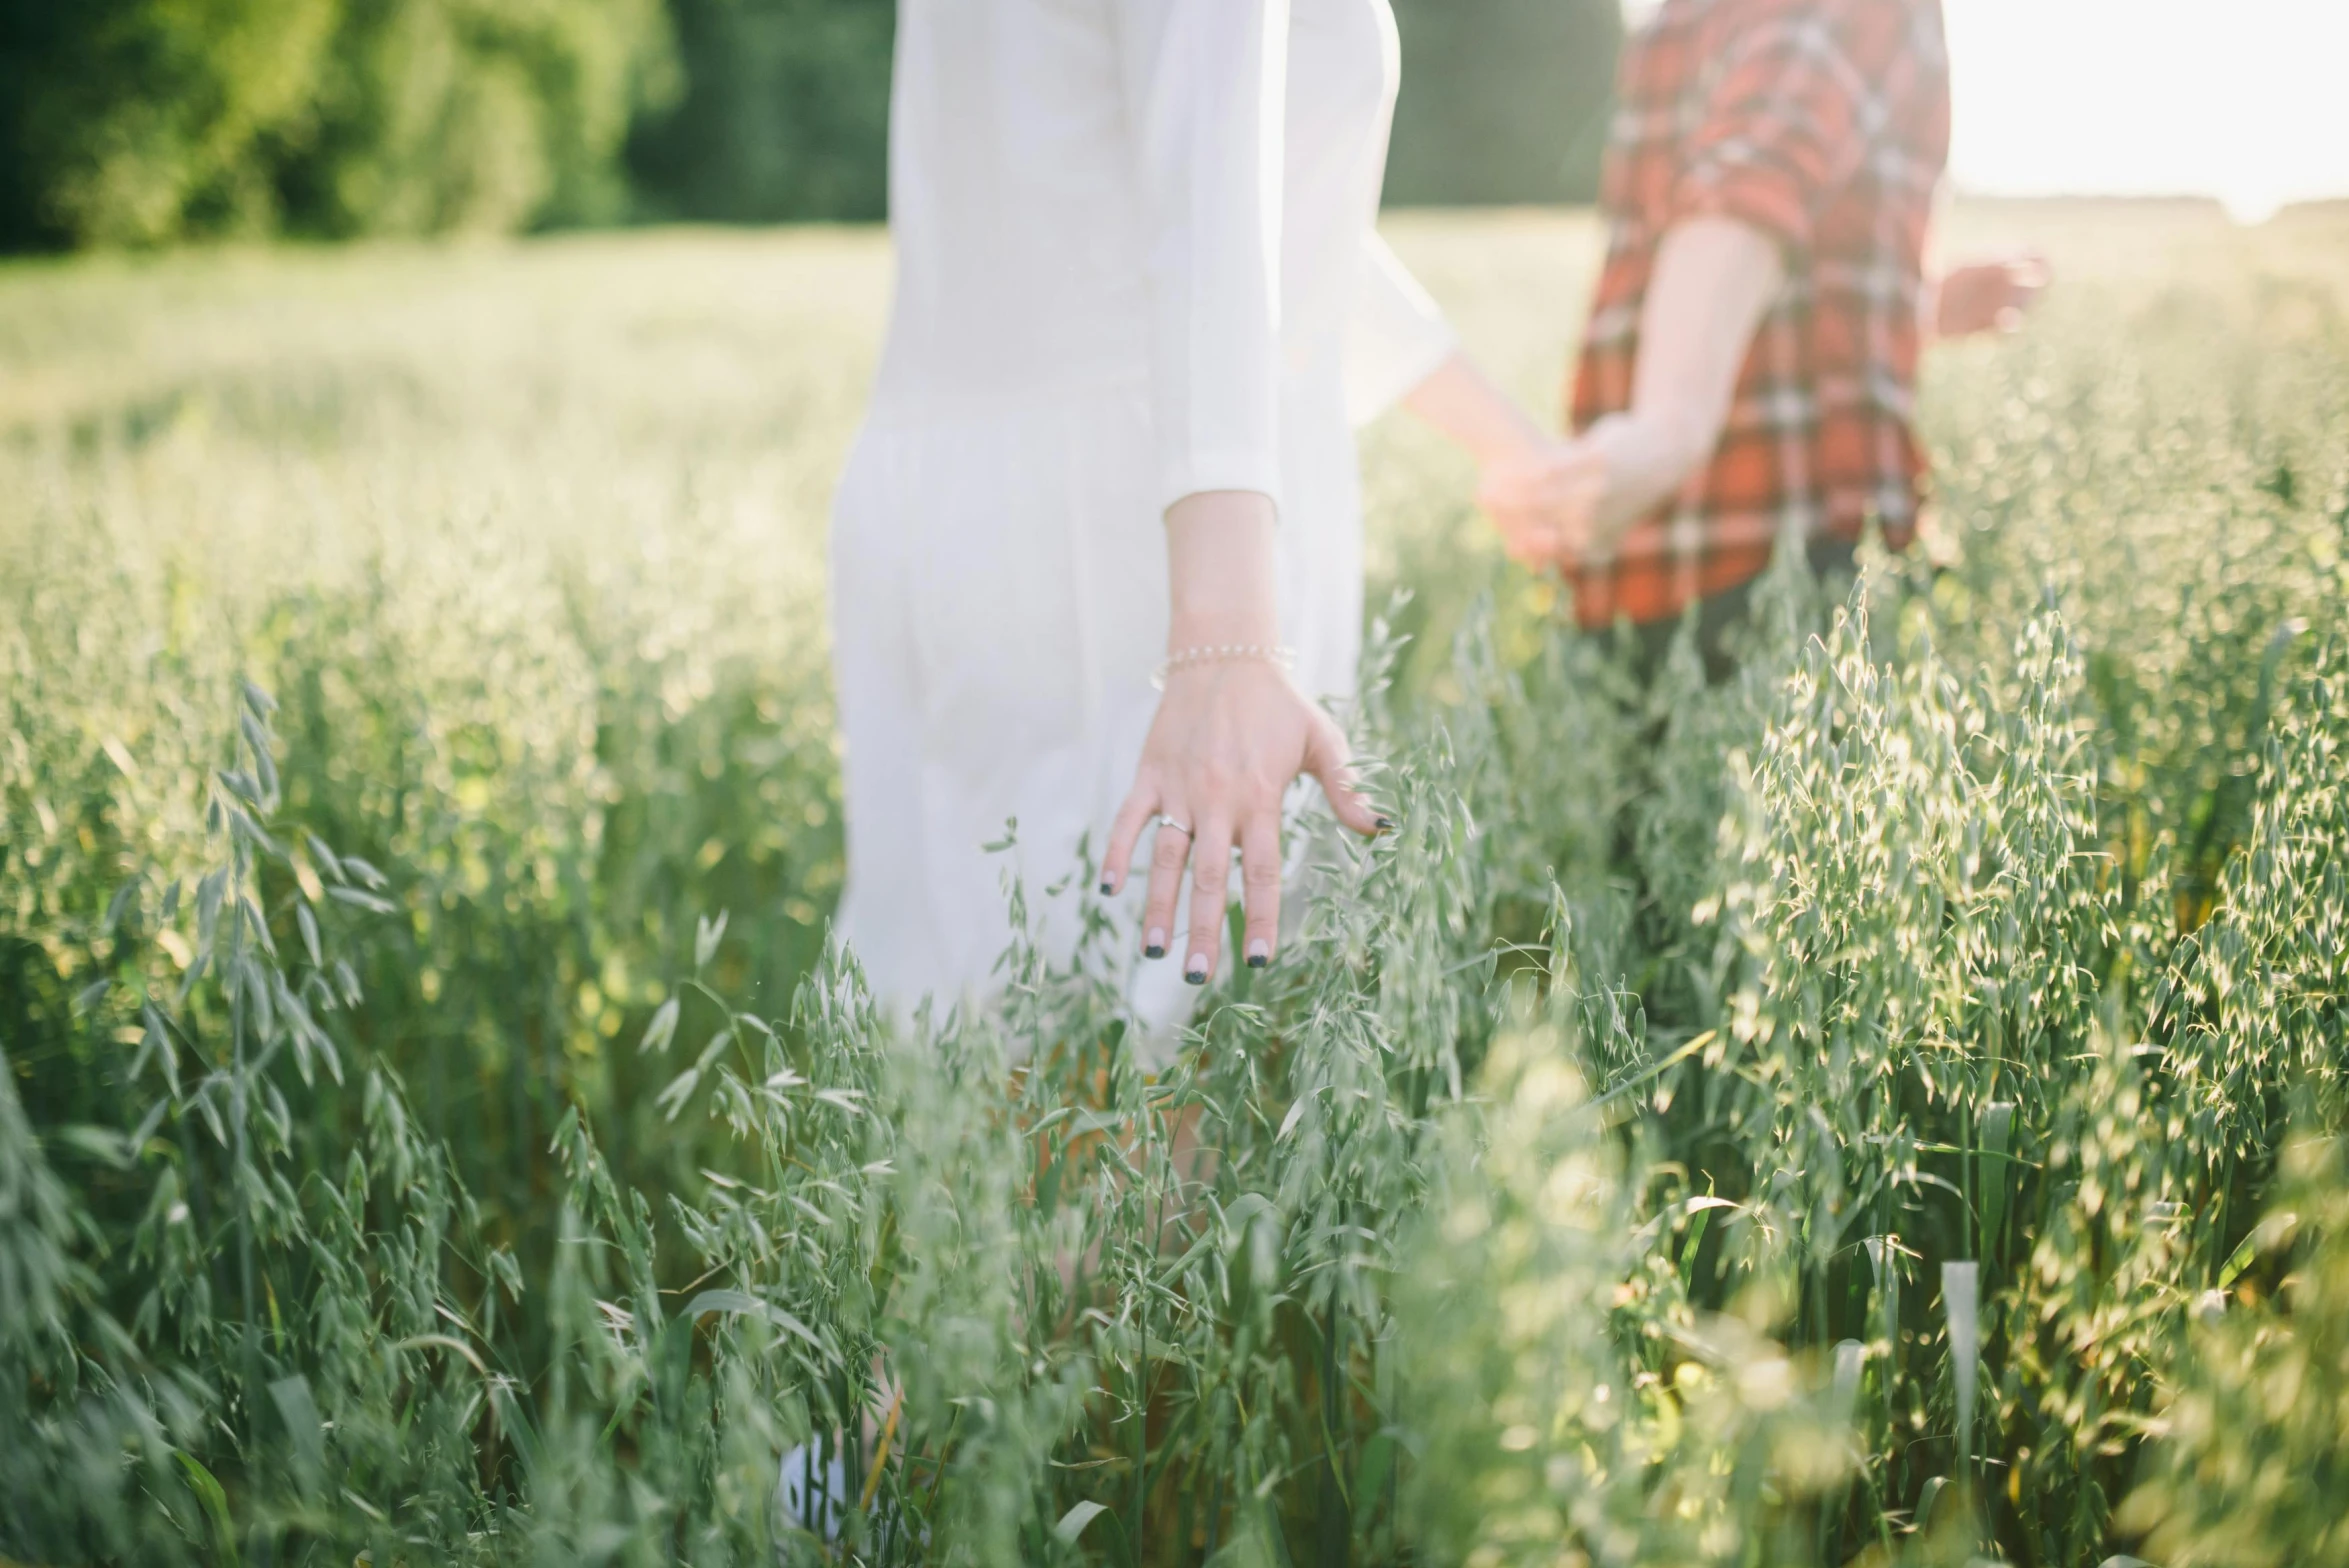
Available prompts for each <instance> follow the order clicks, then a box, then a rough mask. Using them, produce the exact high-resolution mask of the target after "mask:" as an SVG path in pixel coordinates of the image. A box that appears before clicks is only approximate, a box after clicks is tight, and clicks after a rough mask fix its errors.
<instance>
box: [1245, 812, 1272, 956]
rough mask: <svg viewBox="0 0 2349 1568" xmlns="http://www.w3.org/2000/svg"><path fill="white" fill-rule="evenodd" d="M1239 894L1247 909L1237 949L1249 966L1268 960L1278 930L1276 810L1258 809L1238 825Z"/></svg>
mask: <svg viewBox="0 0 2349 1568" xmlns="http://www.w3.org/2000/svg"><path fill="white" fill-rule="evenodd" d="M1240 896H1241V900H1242V902H1243V903H1244V904H1245V905H1246V907H1247V911H1248V934H1247V936H1246V937H1245V938H1243V939H1242V941H1241V945H1240V952H1241V954H1242V956H1243V957H1245V958H1246V959H1247V961H1248V967H1249V968H1250V969H1262V968H1263V967H1264V966H1265V965H1267V964H1269V963H1271V962H1272V951H1273V949H1274V948H1275V947H1277V946H1278V945H1279V944H1280V933H1281V819H1280V813H1279V812H1278V811H1265V812H1260V813H1258V814H1257V815H1256V816H1255V817H1254V818H1253V819H1251V820H1250V821H1249V822H1248V823H1247V825H1246V826H1244V827H1243V828H1241V829H1240Z"/></svg>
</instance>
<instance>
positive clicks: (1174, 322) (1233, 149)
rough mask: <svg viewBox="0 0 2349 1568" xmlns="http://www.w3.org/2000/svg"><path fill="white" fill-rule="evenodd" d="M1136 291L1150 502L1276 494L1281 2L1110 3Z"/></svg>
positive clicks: (1283, 57)
mask: <svg viewBox="0 0 2349 1568" xmlns="http://www.w3.org/2000/svg"><path fill="white" fill-rule="evenodd" d="M1119 12H1120V14H1119V17H1118V22H1119V32H1120V35H1121V38H1120V42H1121V48H1122V52H1123V56H1124V67H1125V71H1124V74H1125V83H1126V93H1127V99H1128V104H1129V107H1130V111H1131V114H1132V123H1133V124H1134V126H1135V127H1136V131H1137V135H1136V142H1137V153H1138V162H1139V168H1138V170H1137V183H1138V186H1139V190H1140V197H1141V215H1142V227H1143V243H1144V247H1145V252H1146V256H1147V265H1148V272H1149V283H1150V291H1151V304H1150V312H1151V322H1152V326H1151V344H1150V347H1151V381H1152V391H1153V400H1152V401H1153V412H1154V415H1155V423H1156V431H1157V440H1158V499H1159V501H1160V503H1161V504H1162V505H1172V504H1173V503H1174V502H1176V501H1178V500H1180V499H1182V498H1183V497H1184V496H1186V495H1192V494H1195V493H1196V492H1198V491H1201V490H1255V491H1260V492H1262V493H1263V494H1265V495H1267V496H1270V497H1272V499H1273V502H1274V504H1275V505H1276V506H1277V505H1278V504H1279V501H1280V433H1279V407H1280V367H1281V348H1280V253H1281V170H1282V135H1281V133H1282V125H1283V120H1284V113H1285V103H1284V96H1285V92H1286V79H1287V75H1288V58H1287V55H1288V32H1289V7H1288V3H1287V0H1122V3H1121V4H1120V7H1119Z"/></svg>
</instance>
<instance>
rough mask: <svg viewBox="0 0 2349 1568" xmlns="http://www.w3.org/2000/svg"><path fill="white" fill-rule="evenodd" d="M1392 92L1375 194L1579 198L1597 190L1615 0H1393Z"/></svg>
mask: <svg viewBox="0 0 2349 1568" xmlns="http://www.w3.org/2000/svg"><path fill="white" fill-rule="evenodd" d="M1394 6H1395V21H1396V25H1397V27H1398V28H1399V29H1400V31H1401V32H1402V35H1403V93H1402V97H1401V98H1400V99H1399V100H1398V101H1397V102H1396V104H1395V135H1394V143H1393V147H1392V149H1391V150H1390V152H1389V154H1388V157H1387V200H1388V201H1389V202H1390V203H1392V204H1394V205H1396V206H1422V205H1428V204H1437V203H1444V204H1450V203H1459V204H1470V205H1473V204H1480V203H1491V202H1555V201H1588V200H1589V199H1590V198H1591V197H1592V196H1594V195H1595V194H1597V192H1598V183H1599V182H1598V175H1599V155H1600V153H1601V152H1602V151H1604V150H1605V147H1606V137H1607V110H1608V107H1609V105H1610V103H1611V102H1612V99H1613V84H1614V77H1615V56H1616V54H1617V52H1618V50H1619V49H1620V47H1621V45H1622V41H1623V12H1622V9H1621V6H1620V4H1619V0H1394Z"/></svg>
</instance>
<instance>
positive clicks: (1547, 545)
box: [1501, 527, 1559, 566]
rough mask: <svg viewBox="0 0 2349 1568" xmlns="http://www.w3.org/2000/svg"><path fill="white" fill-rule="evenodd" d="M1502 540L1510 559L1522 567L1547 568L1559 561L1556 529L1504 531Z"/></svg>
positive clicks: (1521, 528)
mask: <svg viewBox="0 0 2349 1568" xmlns="http://www.w3.org/2000/svg"><path fill="white" fill-rule="evenodd" d="M1501 539H1502V548H1503V549H1504V550H1506V551H1507V552H1508V555H1509V559H1510V560H1512V561H1515V562H1516V563H1517V564H1518V565H1520V566H1547V565H1549V564H1550V563H1551V562H1553V561H1555V560H1557V559H1558V555H1559V539H1558V535H1557V532H1556V530H1554V529H1549V528H1527V527H1519V528H1516V529H1513V530H1506V531H1504V532H1503V534H1502V536H1501Z"/></svg>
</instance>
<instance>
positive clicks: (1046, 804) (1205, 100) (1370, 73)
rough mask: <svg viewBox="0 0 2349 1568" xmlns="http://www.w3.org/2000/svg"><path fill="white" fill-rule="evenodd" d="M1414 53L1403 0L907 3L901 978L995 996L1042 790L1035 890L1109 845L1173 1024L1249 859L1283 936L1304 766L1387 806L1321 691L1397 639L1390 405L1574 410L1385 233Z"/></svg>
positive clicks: (1441, 421)
mask: <svg viewBox="0 0 2349 1568" xmlns="http://www.w3.org/2000/svg"><path fill="white" fill-rule="evenodd" d="M1396 63H1397V54H1396V41H1395V32H1394V21H1393V18H1392V16H1391V14H1390V13H1389V11H1388V9H1387V0H1287V3H1282V0H900V5H899V14H898V32H897V58H896V77H895V86H894V98H893V103H892V108H891V120H890V139H891V146H890V223H891V228H892V231H893V234H894V236H895V242H896V257H897V269H898V270H897V283H896V296H895V302H894V306H893V309H892V313H891V319H890V325H889V335H888V344H887V348H886V350H885V353H884V355H883V359H882V363H881V369H880V374H879V379H878V383H877V385H876V387H875V389H874V393H873V400H872V406H871V410H870V413H869V416H868V419H867V422H866V425H865V427H864V429H863V431H862V433H861V434H860V436H859V438H858V441H857V444H856V448H855V451H854V454H853V456H852V457H851V459H850V461H849V464H848V469H847V472H846V474H845V476H844V477H843V479H842V482H841V485H840V490H839V494H838V497H837V499H836V503H835V510H834V520H833V533H832V573H833V583H832V587H833V600H832V604H833V622H834V625H833V636H834V646H835V659H836V669H837V678H838V689H839V702H840V721H841V728H842V731H843V734H844V737H845V741H846V752H845V762H844V767H845V782H846V791H847V829H848V881H847V887H846V889H845V892H844V895H843V899H842V908H841V915H840V926H841V932H842V935H843V937H844V939H845V940H846V941H847V942H848V943H849V944H850V946H851V947H852V948H853V950H854V951H855V952H856V954H857V955H858V957H859V958H860V960H861V961H862V963H863V965H864V968H865V972H866V974H867V977H868V979H869V981H870V983H871V985H872V987H873V989H874V991H875V993H876V994H877V995H878V996H880V997H881V998H882V999H884V1000H885V1001H888V1002H891V1003H894V1004H896V1005H898V1006H900V1007H902V1006H905V1005H908V1004H911V1003H913V1002H915V1001H916V1000H918V999H919V998H921V997H924V996H931V997H936V998H937V999H938V1000H940V1001H941V1002H942V1003H951V1002H953V1001H956V1000H959V999H961V998H963V997H965V996H969V995H974V994H979V993H982V992H983V991H984V990H985V988H986V987H987V985H988V983H989V977H990V974H991V973H992V970H993V967H994V964H995V961H996V959H997V957H998V955H999V954H1000V953H1001V952H1002V950H1003V948H1004V946H1005V943H1006V941H1007V939H1008V936H1009V934H1010V933H1009V930H1008V926H1007V920H1006V905H1005V900H1004V895H1003V890H1002V884H1003V876H1004V871H1005V869H1006V868H1005V865H1004V863H1003V859H1002V857H1001V855H1000V854H998V853H990V852H988V851H987V850H986V849H985V848H984V847H983V846H985V845H986V844H987V843H989V841H991V840H999V839H1001V838H1002V837H1003V835H1004V827H1005V823H1006V821H1007V820H1011V819H1016V821H1017V825H1018V827H1017V843H1016V847H1015V848H1014V849H1012V850H1011V851H1010V852H1009V853H1010V856H1011V861H1012V869H1013V870H1015V871H1016V872H1017V874H1019V875H1020V876H1021V877H1022V878H1023V879H1024V880H1025V882H1026V885H1027V886H1028V887H1029V888H1030V889H1031V890H1038V889H1041V888H1043V887H1045V886H1047V885H1049V884H1052V883H1054V882H1057V881H1060V880H1061V879H1063V878H1065V877H1066V876H1067V875H1068V874H1069V873H1070V872H1071V871H1073V870H1075V869H1076V867H1077V863H1078V853H1079V848H1080V844H1081V843H1084V842H1087V841H1088V840H1089V842H1090V844H1091V846H1092V848H1093V850H1094V852H1095V853H1097V854H1104V855H1105V859H1104V863H1103V891H1104V893H1105V894H1108V895H1112V896H1113V897H1115V898H1116V899H1117V900H1118V908H1119V909H1120V911H1121V918H1126V919H1131V920H1134V922H1135V935H1136V936H1137V938H1138V939H1139V940H1138V942H1137V946H1139V947H1141V948H1142V949H1143V950H1144V952H1145V953H1146V955H1147V957H1149V958H1158V957H1161V956H1163V955H1165V954H1167V953H1169V952H1175V953H1178V954H1179V956H1180V957H1181V958H1182V960H1183V961H1182V962H1181V964H1180V965H1169V964H1142V965H1137V966H1136V971H1137V973H1136V975H1135V977H1134V991H1133V995H1134V999H1135V1001H1136V1004H1137V1006H1138V1007H1139V1009H1140V1010H1141V1011H1142V1013H1143V1014H1144V1016H1146V1017H1151V1018H1153V1019H1157V1020H1165V1019H1167V1018H1170V1017H1173V1016H1176V1015H1178V1014H1179V1012H1180V1011H1181V1007H1182V1004H1183V1000H1184V993H1183V992H1182V991H1181V989H1180V986H1179V984H1178V983H1177V981H1178V977H1180V979H1187V980H1189V981H1191V983H1193V984H1201V983H1204V981H1205V980H1206V979H1207V978H1208V977H1209V976H1210V975H1212V974H1213V973H1214V972H1215V970H1216V967H1217V965H1218V962H1219V960H1220V958H1221V951H1220V949H1221V946H1222V935H1223V926H1222V920H1221V915H1222V911H1223V908H1224V904H1225V897H1226V892H1227V888H1228V885H1229V881H1230V874H1231V870H1230V868H1231V857H1232V853H1233V851H1234V850H1235V849H1237V850H1238V851H1239V852H1240V855H1241V858H1242V862H1243V876H1242V881H1243V886H1244V896H1245V901H1246V906H1247V925H1246V935H1245V937H1244V939H1243V947H1244V955H1245V958H1246V961H1247V962H1249V963H1251V964H1263V963H1266V962H1269V961H1270V959H1271V957H1272V953H1273V949H1274V946H1275V945H1276V943H1277V941H1278V930H1279V910H1278V905H1279V897H1280V891H1281V875H1282V861H1281V851H1280V843H1279V836H1280V810H1281V799H1282V795H1283V792H1284V790H1285V789H1286V787H1287V786H1288V785H1289V784H1290V783H1291V782H1292V781H1293V780H1294V779H1296V778H1297V777H1298V775H1299V774H1300V773H1304V772H1310V773H1312V774H1313V775H1314V776H1315V777H1316V778H1318V779H1319V780H1320V782H1321V784H1322V787H1323V788H1324V789H1325V790H1326V791H1327V792H1328V794H1329V797H1330V800H1331V803H1332V805H1333V807H1334V808H1335V810H1336V812H1337V814H1338V816H1339V817H1340V819H1341V820H1343V821H1344V822H1346V823H1347V825H1349V826H1350V827H1352V828H1354V829H1356V830H1357V831H1360V832H1364V833H1370V832H1375V831H1376V830H1377V828H1378V826H1379V822H1378V818H1377V815H1376V812H1375V810H1374V809H1373V808H1372V807H1371V805H1370V804H1369V803H1368V802H1367V801H1366V800H1364V799H1362V798H1361V797H1360V796H1358V795H1357V794H1356V793H1355V792H1354V791H1353V789H1352V788H1351V785H1350V782H1349V780H1348V775H1347V771H1346V756H1347V754H1346V744H1345V739H1344V736H1343V735H1342V733H1341V732H1340V731H1339V729H1338V727H1337V725H1336V724H1335V723H1334V722H1333V721H1332V720H1331V719H1330V717H1329V716H1328V715H1327V713H1326V712H1324V711H1323V709H1322V708H1321V707H1320V706H1318V702H1319V700H1321V699H1325V698H1342V697H1345V696H1348V695H1350V694H1351V692H1352V689H1353V684H1354V676H1355V664H1356V659H1357V656H1358V653H1359V648H1360V640H1361V622H1362V594H1363V583H1362V522H1361V506H1360V496H1359V488H1358V483H1357V474H1356V463H1355V450H1354V438H1353V426H1354V424H1355V423H1357V422H1359V421H1361V420H1363V419H1366V418H1368V417H1369V416H1370V415H1372V414H1374V413H1376V412H1377V411H1378V410H1379V409H1380V408H1382V407H1384V406H1385V405H1386V404H1388V403H1390V402H1392V401H1394V400H1395V399H1397V398H1398V397H1401V398H1404V399H1405V401H1406V402H1407V403H1408V404H1409V406H1411V407H1413V408H1414V409H1415V410H1417V411H1419V412H1421V413H1423V414H1424V415H1426V416H1427V417H1429V418H1430V419H1431V420H1433V421H1434V422H1435V423H1436V424H1438V425H1439V427H1441V428H1444V429H1445V430H1446V431H1447V432H1448V433H1450V434H1452V435H1453V436H1455V437H1456V438H1458V439H1460V440H1461V441H1463V443H1464V444H1467V445H1468V446H1469V447H1470V448H1471V450H1472V451H1474V452H1475V453H1476V454H1477V455H1478V456H1479V457H1480V459H1483V460H1486V461H1487V462H1488V463H1489V462H1491V461H1495V460H1505V459H1510V458H1515V457H1521V456H1522V455H1523V454H1524V453H1525V452H1526V450H1527V449H1528V448H1530V447H1533V446H1538V445H1540V444H1541V443H1542V442H1543V439H1544V438H1543V436H1542V434H1541V432H1540V431H1539V430H1538V429H1537V428H1536V427H1534V426H1533V425H1532V424H1531V422H1530V421H1528V420H1527V419H1526V418H1525V417H1524V416H1523V415H1522V414H1521V413H1520V412H1519V411H1518V410H1517V409H1516V407H1515V406H1514V405H1513V404H1511V403H1510V402H1509V401H1508V400H1507V399H1506V398H1504V397H1502V396H1500V395H1499V394H1498V393H1497V392H1496V391H1495V390H1494V389H1493V388H1492V386H1491V385H1490V383H1489V382H1487V381H1486V380H1485V379H1484V377H1483V376H1482V375H1480V374H1479V373H1478V372H1477V371H1476V370H1474V369H1473V367H1471V366H1470V365H1469V364H1468V363H1467V362H1466V361H1465V360H1464V359H1462V358H1461V357H1460V356H1459V354H1458V352H1457V349H1456V347H1455V344H1454V341H1453V338H1452V335H1451V333H1450V332H1449V330H1448V329H1447V328H1446V326H1445V325H1444V323H1443V321H1442V319H1441V317H1440V316H1439V315H1438V313H1437V312H1436V310H1435V308H1434V306H1433V305H1432V303H1431V302H1430V301H1429V300H1428V299H1427V297H1426V295H1425V294H1424V293H1423V292H1422V291H1421V290H1420V289H1419V288H1418V286H1417V285H1416V284H1415V283H1414V282H1413V281H1412V280H1411V279H1410V278H1409V277H1408V276H1407V275H1406V274H1405V273H1404V271H1403V270H1402V268H1401V266H1400V265H1399V264H1398V263H1397V262H1396V261H1395V259H1394V257H1393V256H1392V255H1391V254H1390V253H1389V252H1388V251H1387V249H1386V247H1385V246H1384V245H1383V244H1382V243H1381V242H1380V241H1379V239H1378V237H1377V235H1376V234H1375V232H1374V231H1373V228H1372V223H1373V219H1374V217H1375V215H1376V212H1377V208H1378V196H1379V186H1380V180H1381V175H1382V169H1383V166H1384V163H1385V157H1386V142H1387V125H1388V120H1389V116H1390V113H1391V110H1392V106H1393V102H1394V93H1395V87H1396ZM1276 650H1278V651H1276ZM1162 664H1164V665H1166V666H1167V668H1166V670H1165V672H1164V691H1163V694H1162V693H1161V692H1160V691H1158V690H1156V689H1154V686H1153V676H1154V673H1156V672H1158V671H1159V669H1160V667H1161V665H1162ZM1153 822H1155V823H1156V824H1158V827H1157V831H1156V833H1155V842H1154V845H1153V846H1152V847H1151V853H1150V875H1149V877H1148V896H1147V898H1146V900H1142V901H1141V907H1140V909H1139V910H1138V911H1137V910H1136V908H1135V904H1136V901H1137V898H1138V893H1137V891H1136V890H1134V889H1133V887H1132V883H1133V882H1136V881H1139V880H1140V879H1138V878H1136V879H1129V877H1128V868H1129V861H1130V857H1131V856H1132V854H1133V853H1134V851H1135V848H1136V845H1137V842H1138V841H1139V842H1141V843H1143V844H1145V845H1151V840H1150V839H1149V838H1147V837H1144V835H1143V830H1144V829H1145V828H1146V827H1148V826H1150V825H1151V824H1152V823H1153ZM1186 860H1188V861H1189V862H1190V863H1191V864H1192V866H1193V867H1194V870H1193V877H1194V880H1195V881H1196V882H1197V884H1198V887H1199V889H1200V890H1201V892H1202V894H1203V896H1201V897H1200V898H1198V899H1196V900H1193V901H1190V902H1192V903H1195V905H1196V908H1195V909H1193V910H1192V911H1190V914H1189V918H1188V922H1187V924H1188V931H1187V934H1186V933H1185V931H1184V930H1183V928H1182V921H1183V915H1184V911H1183V910H1182V909H1181V908H1180V907H1179V905H1180V903H1181V902H1182V900H1180V897H1179V895H1180V893H1181V888H1182V882H1183V870H1184V866H1185V862H1186ZM1035 902H1036V903H1037V904H1039V905H1041V906H1042V915H1041V919H1042V926H1043V934H1044V937H1045V940H1046V942H1047V944H1048V945H1052V944H1057V945H1058V946H1059V949H1060V950H1061V951H1064V952H1065V950H1066V947H1067V945H1068V944H1069V943H1070V942H1072V941H1073V940H1074V936H1075V932H1076V929H1077V922H1076V912H1075V911H1074V909H1072V908H1067V907H1065V906H1067V905H1069V904H1070V903H1071V902H1072V901H1071V900H1068V899H1056V900H1037V901H1035Z"/></svg>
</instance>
